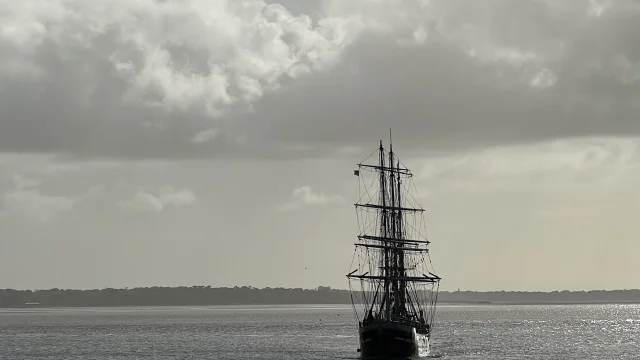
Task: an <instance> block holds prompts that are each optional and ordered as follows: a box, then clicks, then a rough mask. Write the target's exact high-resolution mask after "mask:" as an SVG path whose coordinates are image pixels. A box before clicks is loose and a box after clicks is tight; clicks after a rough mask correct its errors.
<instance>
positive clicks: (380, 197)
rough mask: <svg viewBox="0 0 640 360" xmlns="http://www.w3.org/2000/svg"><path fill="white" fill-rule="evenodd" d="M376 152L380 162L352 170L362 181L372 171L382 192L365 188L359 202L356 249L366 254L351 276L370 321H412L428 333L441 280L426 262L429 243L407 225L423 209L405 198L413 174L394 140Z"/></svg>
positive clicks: (366, 317) (419, 214) (349, 276)
mask: <svg viewBox="0 0 640 360" xmlns="http://www.w3.org/2000/svg"><path fill="white" fill-rule="evenodd" d="M376 152H377V158H378V164H376V165H372V164H365V163H360V164H358V170H356V171H355V172H354V173H355V175H357V176H358V177H360V178H362V176H361V172H371V173H373V174H374V181H373V182H372V184H371V185H374V184H375V183H376V182H377V188H378V191H377V192H376V194H375V195H374V194H372V193H371V192H370V191H369V190H370V187H373V186H370V187H367V188H365V189H364V195H363V196H360V198H359V200H358V201H357V202H356V204H355V207H356V210H357V212H358V214H359V222H361V223H360V224H359V225H360V229H361V230H360V234H359V235H358V239H359V242H357V243H355V244H354V245H355V246H356V250H361V253H363V255H364V256H362V257H360V261H361V262H360V264H358V268H356V269H355V270H353V271H352V272H350V273H349V274H348V275H347V277H348V278H349V279H350V280H356V281H359V282H360V285H361V291H360V294H359V296H360V297H361V298H360V299H359V300H360V302H361V303H362V304H363V305H364V308H363V310H364V313H365V314H364V316H365V319H366V320H369V321H372V320H374V319H381V320H386V321H399V322H405V323H406V322H410V323H415V324H416V327H418V328H420V327H422V328H426V329H427V330H428V328H429V326H430V324H431V322H432V320H433V315H434V310H435V302H436V298H437V291H438V290H437V287H438V284H439V281H440V277H438V276H437V275H435V274H434V273H433V272H432V271H431V270H430V269H429V266H428V265H430V260H429V264H425V259H426V258H428V255H429V254H428V244H429V241H428V240H426V237H424V236H416V237H415V238H412V237H411V236H410V235H413V233H416V235H419V231H416V230H417V227H416V226H414V225H412V224H411V223H410V222H409V219H410V218H411V217H412V216H416V215H417V216H421V215H422V213H423V212H424V209H422V208H421V207H420V206H418V205H417V201H415V199H411V200H414V201H411V200H410V199H409V198H408V197H407V188H406V186H405V185H406V184H405V183H406V182H408V180H410V178H411V177H412V176H413V175H412V173H411V171H410V170H409V169H408V168H406V167H404V166H401V162H400V160H399V159H398V158H397V156H396V155H395V154H394V152H393V144H392V142H391V141H390V144H389V151H387V150H386V149H385V148H384V146H383V144H382V141H380V145H379V147H378V149H377V150H376V151H375V152H374V153H376ZM374 153H372V154H371V156H372V155H374ZM365 186H366V185H365ZM367 197H368V198H367ZM363 214H364V216H361V215H363ZM367 220H371V221H367ZM414 224H415V223H414ZM367 270H368V271H367ZM350 282H351V281H350ZM425 285H426V287H427V288H429V289H425ZM353 292H354V291H353V288H352V294H353ZM354 305H355V304H354ZM356 314H357V312H356ZM425 316H426V318H425Z"/></svg>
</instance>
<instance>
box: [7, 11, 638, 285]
mask: <svg viewBox="0 0 640 360" xmlns="http://www.w3.org/2000/svg"><path fill="white" fill-rule="evenodd" d="M638 33H640V5H637V3H636V2H635V1H631V0H629V1H626V0H612V1H606V0H601V1H596V0H591V1H587V0H584V1H556V0H546V1H544V0H537V1H534V0H518V1H511V0H484V1H467V0H446V1H445V0H430V1H429V0H402V1H401V0H396V1H393V0H349V1H344V0H317V1H316V0H314V1H310V0H309V1H305V0H280V1H279V0H270V1H267V2H265V1H260V0H213V1H212V0H166V1H159V0H111V1H99V0H91V1H87V0H21V1H0V288H3V287H5V288H6V287H9V288H51V287H59V288H103V287H125V286H129V287H132V286H151V285H212V286H234V285H240V286H241V285H251V286H257V287H264V286H271V287H275V286H285V287H306V288H312V287H316V286H318V285H328V286H332V287H337V288H347V285H348V284H347V280H346V278H345V274H346V273H347V272H348V270H349V266H350V264H351V258H352V255H353V242H354V240H355V236H356V235H357V226H356V225H357V223H356V217H355V211H354V209H353V205H352V203H353V200H354V198H355V196H356V185H357V181H356V179H355V178H354V177H353V172H352V170H353V169H354V167H355V164H356V163H358V162H360V161H361V160H362V159H363V158H365V157H366V156H367V155H368V154H369V153H371V151H373V150H375V147H376V146H377V144H378V141H379V139H386V138H387V136H388V129H389V128H393V134H394V145H395V146H394V148H395V150H396V151H397V153H398V155H399V156H400V157H401V158H402V159H403V160H404V162H405V163H406V164H407V165H408V166H410V167H411V168H412V170H413V171H414V173H415V174H416V185H417V187H418V191H419V195H420V196H421V199H422V204H423V206H424V207H425V208H426V209H427V211H426V214H425V216H426V220H427V224H428V231H429V234H428V235H429V239H430V240H431V241H432V244H431V251H432V253H431V257H432V260H433V263H434V266H435V269H436V272H437V273H438V275H440V276H441V277H442V278H443V281H442V284H441V288H444V289H448V290H455V289H457V288H460V289H474V290H495V289H506V290H511V289H513V290H553V289H616V288H638V287H640V282H639V281H638V277H637V274H638V273H639V272H640V262H638V259H639V258H640V241H638V237H639V235H640V225H638V222H637V221H636V220H637V219H636V218H637V214H638V213H640V185H639V184H640V181H639V180H640V118H639V116H638V115H639V114H640V101H638V96H639V95H640V92H639V89H640V88H639V84H640V82H639V80H640V42H638V41H637V36H636V35H637V34H638Z"/></svg>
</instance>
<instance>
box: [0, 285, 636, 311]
mask: <svg viewBox="0 0 640 360" xmlns="http://www.w3.org/2000/svg"><path fill="white" fill-rule="evenodd" d="M350 303H351V297H350V294H349V291H348V290H337V289H331V288H330V287H324V286H320V287H318V288H317V289H300V288H295V289H288V288H263V289H258V288H254V287H250V286H242V287H233V288H214V287H211V286H190V287H186V286H182V287H139V288H131V289H129V288H125V289H112V288H106V289H96V290H65V289H50V290H12V289H0V307H5V308H6V307H70V306H178V305H199V306H202V305H292V304H350ZM438 303H439V304H495V305H501V304H502V305H506V304H619V303H640V290H613V291H606V290H594V291H553V292H519V291H490V292H476V291H452V292H450V291H441V292H439V295H438Z"/></svg>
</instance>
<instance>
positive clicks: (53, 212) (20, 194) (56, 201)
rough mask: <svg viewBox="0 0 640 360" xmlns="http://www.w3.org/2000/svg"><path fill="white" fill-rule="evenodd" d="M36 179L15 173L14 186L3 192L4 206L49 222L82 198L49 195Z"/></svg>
mask: <svg viewBox="0 0 640 360" xmlns="http://www.w3.org/2000/svg"><path fill="white" fill-rule="evenodd" d="M40 184H41V182H40V181H38V180H36V179H31V178H26V177H23V176H21V175H18V174H15V175H14V185H15V186H14V188H13V189H11V190H10V191H7V192H6V193H4V194H3V197H2V200H3V204H4V206H3V207H4V208H5V210H6V211H9V212H10V213H16V214H19V215H21V216H24V217H26V218H28V219H32V220H35V221H37V222H42V223H49V222H51V221H53V220H54V219H55V218H56V217H58V216H59V215H61V214H62V213H65V212H68V211H70V210H72V209H73V208H74V207H75V206H76V204H77V203H78V202H79V201H80V200H81V198H73V197H67V196H60V195H48V194H43V193H41V192H40V190H39V188H38V186H39V185H40Z"/></svg>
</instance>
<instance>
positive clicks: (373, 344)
mask: <svg viewBox="0 0 640 360" xmlns="http://www.w3.org/2000/svg"><path fill="white" fill-rule="evenodd" d="M359 338H360V354H361V357H362V358H363V359H406V358H415V357H423V356H427V355H429V350H430V344H429V337H428V336H427V335H424V334H419V333H417V332H416V329H415V328H414V327H412V326H409V325H403V324H398V323H391V322H376V323H373V324H369V325H366V326H363V327H361V328H360V330H359Z"/></svg>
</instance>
